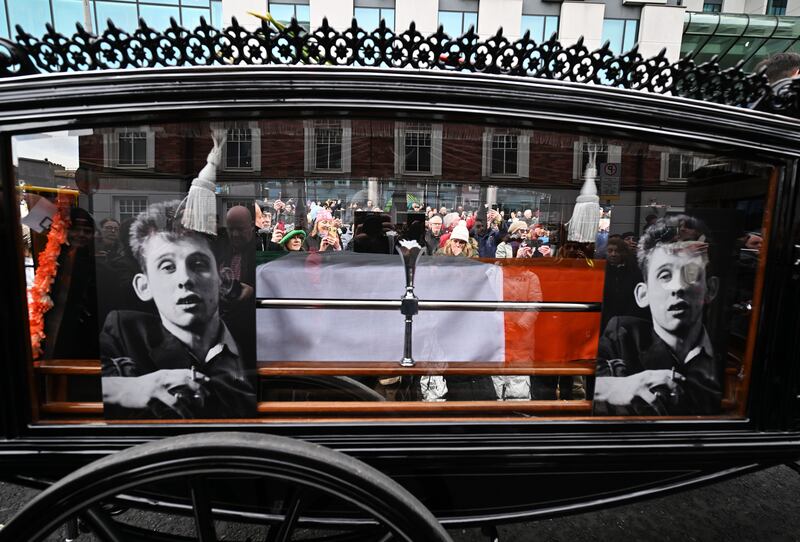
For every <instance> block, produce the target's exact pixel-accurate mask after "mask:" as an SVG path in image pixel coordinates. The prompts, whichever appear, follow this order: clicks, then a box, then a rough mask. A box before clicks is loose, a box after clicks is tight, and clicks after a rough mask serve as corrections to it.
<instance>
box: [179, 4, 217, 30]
mask: <svg viewBox="0 0 800 542" xmlns="http://www.w3.org/2000/svg"><path fill="white" fill-rule="evenodd" d="M181 16H182V17H183V23H182V24H183V26H184V27H185V28H195V27H197V26H200V17H203V18H205V20H206V22H207V23H209V24H211V11H210V10H208V9H199V8H182V9H181Z"/></svg>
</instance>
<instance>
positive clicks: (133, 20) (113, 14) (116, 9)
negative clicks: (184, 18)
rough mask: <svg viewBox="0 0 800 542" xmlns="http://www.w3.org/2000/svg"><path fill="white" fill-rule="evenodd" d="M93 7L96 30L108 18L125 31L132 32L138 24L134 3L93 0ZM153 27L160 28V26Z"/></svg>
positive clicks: (100, 27) (104, 23)
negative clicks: (95, 17)
mask: <svg viewBox="0 0 800 542" xmlns="http://www.w3.org/2000/svg"><path fill="white" fill-rule="evenodd" d="M94 9H95V11H96V13H97V22H98V30H100V29H105V28H106V26H107V22H108V20H109V19H110V20H111V21H113V23H114V26H116V27H117V28H120V29H122V30H125V31H126V32H134V31H135V30H136V28H137V27H138V26H139V20H138V15H137V13H136V6H135V5H131V4H117V3H113V2H95V3H94ZM148 24H150V23H148ZM155 28H156V29H158V30H162V27H155ZM163 28H166V27H163Z"/></svg>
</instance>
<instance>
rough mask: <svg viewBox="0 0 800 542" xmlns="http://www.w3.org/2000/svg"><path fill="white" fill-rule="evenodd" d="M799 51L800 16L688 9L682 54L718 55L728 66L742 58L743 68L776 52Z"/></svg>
mask: <svg viewBox="0 0 800 542" xmlns="http://www.w3.org/2000/svg"><path fill="white" fill-rule="evenodd" d="M787 51H789V52H795V53H800V17H782V16H774V15H745V14H732V13H689V12H687V13H686V18H685V20H684V27H683V42H682V44H681V56H682V57H689V58H692V59H693V60H694V61H695V62H697V63H702V62H707V61H708V60H711V58H712V57H713V56H715V55H716V56H717V57H719V58H718V61H719V64H720V66H722V67H723V68H727V67H730V66H733V65H735V64H736V63H737V62H739V61H740V60H743V61H744V70H745V71H753V70H755V67H756V65H757V64H758V63H759V62H761V61H762V60H764V59H765V58H767V57H769V56H770V55H773V54H775V53H782V52H787Z"/></svg>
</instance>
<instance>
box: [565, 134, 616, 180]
mask: <svg viewBox="0 0 800 542" xmlns="http://www.w3.org/2000/svg"><path fill="white" fill-rule="evenodd" d="M590 149H593V150H594V151H595V152H596V155H595V164H594V165H595V168H597V178H598V179H600V178H601V177H602V176H603V175H604V174H605V173H604V171H603V168H604V167H605V166H606V165H608V164H616V170H617V171H620V169H621V167H622V147H621V146H620V145H612V144H609V143H607V142H606V141H603V140H602V139H597V140H590V139H588V138H584V137H582V138H580V139H579V140H578V141H575V143H574V154H573V161H572V179H573V182H575V183H582V182H583V180H584V177H585V175H586V167H587V166H588V165H589V161H590V153H589V151H590Z"/></svg>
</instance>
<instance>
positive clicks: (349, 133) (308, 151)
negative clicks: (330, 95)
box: [303, 119, 353, 173]
mask: <svg viewBox="0 0 800 542" xmlns="http://www.w3.org/2000/svg"><path fill="white" fill-rule="evenodd" d="M322 123H326V124H328V125H331V124H332V123H338V124H339V127H340V129H341V157H340V166H339V167H338V168H321V167H318V166H317V129H318V128H321V127H322ZM325 127H326V128H327V127H329V126H325ZM303 136H304V137H303V141H304V145H303V147H304V148H303V157H304V170H305V172H306V173H350V171H351V169H352V165H351V160H352V156H351V148H352V137H353V129H352V125H351V122H350V120H349V119H313V120H304V121H303Z"/></svg>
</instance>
